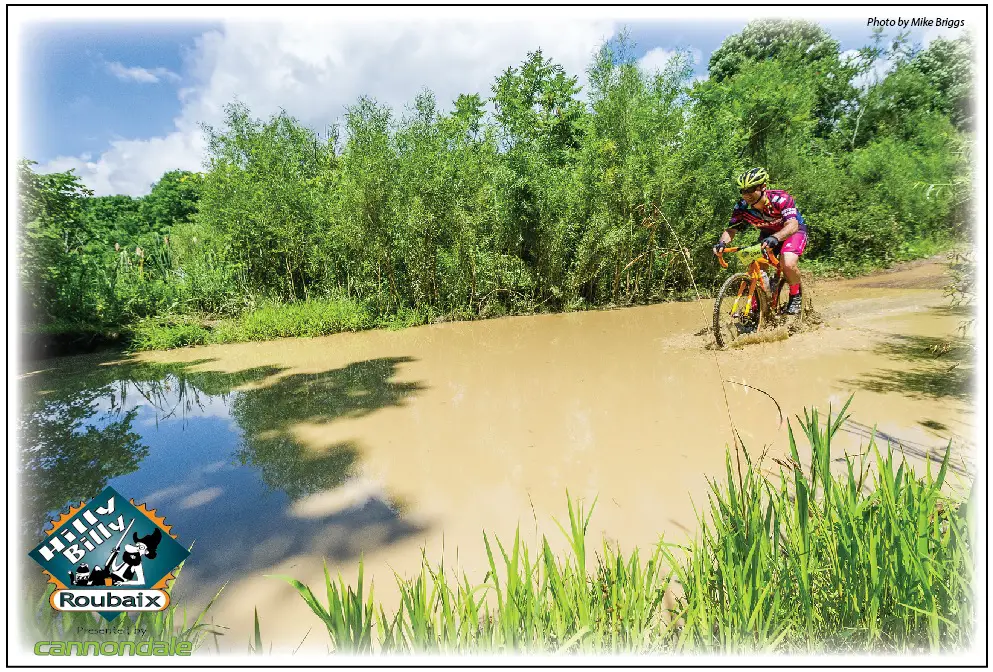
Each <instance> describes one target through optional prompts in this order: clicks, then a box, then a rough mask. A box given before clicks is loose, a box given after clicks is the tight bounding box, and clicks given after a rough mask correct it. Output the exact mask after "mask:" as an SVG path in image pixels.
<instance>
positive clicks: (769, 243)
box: [762, 236, 779, 247]
mask: <svg viewBox="0 0 993 672" xmlns="http://www.w3.org/2000/svg"><path fill="white" fill-rule="evenodd" d="M776 245H779V238H776V237H775V236H766V237H765V238H763V239H762V247H776Z"/></svg>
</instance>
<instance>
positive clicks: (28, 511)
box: [20, 357, 422, 590]
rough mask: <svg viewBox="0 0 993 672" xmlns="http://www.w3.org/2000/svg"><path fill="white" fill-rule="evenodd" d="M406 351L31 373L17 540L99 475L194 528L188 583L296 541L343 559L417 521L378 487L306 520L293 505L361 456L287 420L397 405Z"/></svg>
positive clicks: (246, 567)
mask: <svg viewBox="0 0 993 672" xmlns="http://www.w3.org/2000/svg"><path fill="white" fill-rule="evenodd" d="M409 361H412V360H411V359H410V358H403V357H401V358H381V359H372V360H368V361H363V362H356V363H352V364H349V365H347V366H344V367H342V368H339V369H334V370H330V371H325V372H321V373H314V374H294V375H289V376H285V377H279V376H280V374H281V373H282V369H280V368H277V367H272V366H264V367H257V368H252V369H246V370H243V371H238V372H234V373H226V372H219V371H205V370H196V369H200V368H201V367H202V366H203V365H205V364H207V363H208V360H199V361H195V362H187V363H169V364H155V363H141V362H137V361H133V360H123V361H102V360H98V359H94V358H92V357H90V358H77V359H75V360H70V361H69V362H60V364H65V365H64V366H62V367H61V368H60V369H59V370H58V371H55V370H53V371H49V372H39V373H37V374H33V375H29V376H27V377H25V378H24V379H23V381H22V390H23V391H24V393H25V394H24V399H23V407H22V412H21V418H20V438H21V440H20V471H21V474H20V477H21V483H22V485H23V488H22V492H23V498H24V499H23V501H24V506H25V516H24V517H23V518H24V520H25V528H24V529H23V530H22V534H23V536H24V540H23V544H24V545H25V547H31V546H33V545H34V544H35V543H36V542H37V539H38V538H39V537H40V536H42V535H43V527H44V526H46V525H47V521H48V520H50V519H51V518H52V517H53V516H55V515H57V514H58V512H59V511H60V510H61V511H65V510H67V509H68V507H69V505H70V504H74V503H78V502H79V501H80V500H84V499H89V498H91V497H93V496H95V495H96V494H97V493H99V492H100V491H101V490H102V489H103V488H104V487H105V486H107V485H113V486H114V487H115V488H117V489H118V490H119V491H120V492H122V493H125V494H127V495H128V496H130V497H133V498H134V499H135V501H138V502H141V501H147V502H148V503H149V504H150V505H152V506H153V507H154V508H159V509H160V510H162V511H163V512H164V513H166V514H167V516H168V521H169V523H170V524H172V525H174V526H175V529H176V530H177V531H178V532H179V533H180V534H181V541H182V542H183V543H186V544H189V543H190V542H191V541H193V540H197V549H198V551H197V553H195V554H194V555H193V556H192V557H191V559H190V562H189V563H188V565H187V568H186V570H185V571H184V575H185V576H186V581H185V582H184V583H185V584H186V585H187V586H191V587H192V586H193V585H195V584H197V583H204V582H209V583H210V585H212V589H213V590H216V588H217V586H219V585H220V584H221V583H223V582H224V581H227V580H230V579H232V578H234V577H237V576H242V575H244V574H245V573H249V572H251V571H255V570H261V569H263V568H266V567H269V566H271V565H272V564H274V563H277V562H279V561H280V560H281V559H282V558H284V557H287V555H289V554H293V553H300V552H314V553H320V554H322V555H324V556H325V557H330V558H344V557H348V556H350V555H352V554H358V553H361V552H362V551H363V550H365V549H368V548H370V547H371V546H375V545H379V544H386V543H392V542H393V541H395V540H397V539H400V538H402V537H404V536H407V535H409V534H411V533H413V532H415V531H417V530H419V529H420V528H417V527H416V526H413V525H410V524H408V523H406V522H405V521H403V520H402V519H401V516H400V514H399V513H398V512H397V511H396V509H395V507H394V506H392V505H391V504H390V503H388V499H387V498H384V497H383V496H382V494H381V493H375V492H373V493H369V494H368V495H367V496H366V497H364V498H362V499H361V501H356V502H353V503H352V504H351V505H350V506H349V507H346V509H344V510H337V511H328V512H326V513H325V514H322V515H319V516H316V517H311V518H300V517H298V516H295V515H294V514H293V511H292V506H293V501H295V500H299V499H301V498H303V497H305V496H308V495H314V494H317V493H320V492H322V491H327V490H331V489H333V488H336V487H338V486H340V485H341V484H343V483H344V482H345V481H346V480H347V479H348V478H349V477H350V476H351V475H353V474H354V473H355V471H356V467H357V464H356V460H357V456H358V454H359V450H358V446H357V445H356V444H355V443H352V442H343V443H338V444H335V445H332V446H329V447H327V448H326V449H324V450H322V451H318V452H315V451H313V450H308V449H307V447H305V446H304V445H303V444H302V443H300V442H299V441H298V440H296V439H295V438H294V435H293V427H294V426H295V425H296V424H297V423H301V422H308V423H318V424H327V423H330V422H332V421H334V420H335V419H338V418H343V417H350V418H355V417H361V416H364V415H367V414H369V413H372V412H374V411H376V410H377V409H381V408H386V407H389V406H398V405H401V404H402V403H403V402H404V400H405V398H406V397H407V396H408V395H411V394H413V393H415V392H417V391H419V390H421V389H422V386H421V385H420V384H418V383H406V382H392V381H391V379H392V378H393V377H394V376H395V375H396V373H397V367H398V366H399V365H400V364H401V363H404V362H409ZM238 388H241V389H238ZM232 421H233V422H232ZM249 532H250V533H249Z"/></svg>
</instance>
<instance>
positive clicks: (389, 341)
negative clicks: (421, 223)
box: [22, 264, 974, 653]
mask: <svg viewBox="0 0 993 672" xmlns="http://www.w3.org/2000/svg"><path fill="white" fill-rule="evenodd" d="M943 282H944V281H943V277H942V269H941V267H939V266H937V265H935V264H925V265H918V266H915V267H913V268H911V269H909V270H905V271H902V272H899V273H891V274H884V275H880V276H877V277H875V278H871V279H862V280H855V281H841V282H823V283H819V284H818V285H817V286H816V288H815V306H816V307H817V309H818V310H819V312H821V314H822V315H823V317H824V318H825V325H824V326H823V327H822V328H820V329H817V330H814V331H810V332H808V333H802V334H798V335H794V336H793V337H791V338H789V339H787V340H785V341H779V342H773V343H760V344H756V345H752V346H749V347H747V348H744V349H742V350H737V351H730V352H716V351H714V350H712V349H709V348H708V345H709V340H710V339H709V338H708V337H707V336H706V335H704V334H703V333H702V330H703V328H704V327H705V326H706V325H707V324H708V322H709V318H710V309H711V305H712V304H711V303H710V302H691V303H679V304H666V305H655V306H646V307H637V308H629V309H624V310H616V311H599V312H589V313H573V314H563V315H545V316H532V317H518V318H506V319H499V320H491V321H484V322H474V323H452V324H439V325H431V326H424V327H419V328H414V329H407V330H404V331H399V332H388V331H374V332H364V333H358V334H339V335H335V336H330V337H325V338H316V339H290V340H283V341H277V342H270V343H249V344H238V345H228V346H217V347H203V348H191V349H184V350H180V351H173V352H163V353H153V354H148V355H144V356H142V357H140V358H136V359H134V360H128V361H126V362H123V363H122V362H117V363H115V362H108V361H106V359H105V358H104V359H101V358H99V357H89V358H71V359H63V360H55V361H50V362H47V363H45V364H44V366H41V367H38V368H39V370H38V371H36V372H29V374H28V375H26V376H25V377H24V378H23V381H22V384H23V389H24V390H25V399H24V402H25V405H26V407H28V408H32V409H34V415H33V416H31V417H32V418H33V420H32V423H33V424H31V425H30V427H29V429H30V431H29V432H28V433H27V434H26V436H27V437H28V438H27V440H25V442H24V446H25V448H26V449H29V451H28V452H30V451H31V450H33V451H34V452H35V453H40V454H48V453H52V452H53V451H54V453H56V455H55V458H53V459H49V461H48V462H47V463H46V464H49V465H51V464H54V465H56V466H55V467H49V468H46V469H34V470H33V471H31V472H25V479H26V480H25V483H26V488H25V489H26V491H27V498H28V504H29V508H30V509H32V510H37V511H51V510H53V509H55V508H58V507H59V506H61V505H62V504H63V503H64V502H66V501H68V500H69V499H71V498H73V497H75V498H79V497H82V496H91V494H92V493H91V494H84V492H83V491H85V490H87V489H88V488H89V489H90V490H93V489H94V488H96V489H97V490H98V489H99V487H102V485H105V484H108V483H109V484H111V485H113V486H114V487H115V488H117V489H118V490H119V491H120V492H122V493H124V494H126V495H128V496H132V497H134V498H135V499H136V500H138V501H140V500H147V501H148V502H149V503H150V504H151V505H153V506H154V507H157V508H158V509H159V511H160V512H164V513H165V514H166V515H167V517H168V522H170V523H172V524H174V525H175V528H174V529H175V530H176V531H178V532H179V534H180V541H183V542H185V543H189V542H190V541H193V540H194V539H195V540H196V546H195V549H194V552H193V554H192V556H191V558H190V560H189V561H188V564H187V566H186V568H185V569H184V572H183V577H182V580H181V582H180V584H181V585H180V586H179V587H178V588H177V593H176V597H177V598H178V599H181V600H186V601H187V603H189V604H191V606H195V605H198V604H203V603H204V602H206V600H207V599H209V597H210V596H211V595H212V594H213V593H214V592H215V591H216V590H217V588H218V587H219V586H220V585H221V584H223V583H224V582H228V585H227V588H226V589H225V591H224V593H223V594H222V597H221V598H220V599H219V601H218V602H217V603H216V604H215V608H214V619H215V621H216V622H217V623H221V624H223V625H225V626H228V627H229V628H231V631H230V635H229V636H228V637H226V638H225V640H226V641H227V642H229V644H228V646H230V647H231V650H232V651H234V652H237V653H243V652H244V642H246V641H248V640H247V638H248V633H249V632H250V629H251V627H252V614H253V609H254V608H255V607H258V610H259V613H260V615H261V617H262V626H263V634H264V636H265V638H266V639H267V641H268V640H270V639H271V640H273V641H274V643H275V647H276V648H277V649H279V648H280V647H283V648H285V649H287V650H288V649H292V648H295V647H296V646H297V645H298V644H299V642H300V638H301V637H302V636H303V634H304V633H305V632H306V631H307V629H308V628H310V627H311V626H318V627H315V628H314V631H313V632H312V633H311V635H310V636H309V637H308V640H307V642H305V648H309V647H315V649H316V650H317V651H323V650H324V649H325V647H326V643H327V637H326V634H325V633H324V632H323V630H322V629H321V628H320V626H319V622H318V621H317V620H316V618H315V617H313V616H312V615H310V613H309V612H308V611H307V609H306V608H305V606H304V605H303V602H302V601H301V600H300V599H299V597H297V596H296V594H295V593H294V592H293V591H292V589H291V588H290V587H289V586H288V585H287V584H285V583H283V582H281V581H279V580H278V579H275V578H269V577H266V576H263V575H264V574H287V575H291V576H293V577H295V578H298V579H300V580H302V581H304V582H305V583H311V584H319V583H320V582H321V580H322V579H321V574H322V561H323V559H327V562H328V566H329V568H330V569H331V571H332V572H336V571H341V572H342V574H343V576H344V577H345V578H346V580H353V579H354V578H355V575H356V573H357V571H356V569H357V562H358V559H359V558H360V557H362V558H363V559H364V563H365V571H366V575H367V576H369V575H371V576H373V577H374V579H375V581H376V586H377V594H378V596H379V597H380V598H381V599H382V600H383V601H384V602H385V603H386V604H387V605H395V604H396V596H395V595H393V594H392V590H391V588H392V586H393V571H396V572H398V573H400V574H401V575H413V573H414V572H415V571H417V569H418V567H419V562H420V556H421V548H422V547H426V549H427V552H428V557H429V558H431V559H433V560H435V561H438V560H440V559H441V558H442V555H443V554H444V557H445V558H446V564H448V565H450V566H454V565H456V564H457V565H458V566H459V567H460V568H461V569H463V570H464V571H465V572H466V573H467V574H468V575H469V577H470V579H472V580H474V581H475V582H480V581H481V580H482V578H483V575H484V573H485V566H486V560H485V551H484V547H483V543H482V532H483V530H486V531H487V533H489V534H491V535H492V534H496V535H497V536H499V537H500V538H502V539H507V538H511V539H512V538H513V534H514V531H515V529H516V528H517V527H518V526H520V529H521V532H522V537H523V538H524V539H525V540H527V541H528V543H529V544H531V545H534V544H535V543H536V540H537V539H539V538H540V537H539V536H538V535H539V534H542V533H544V534H547V535H548V536H549V539H550V541H551V542H552V543H553V547H555V546H556V545H557V547H559V548H561V547H562V543H561V534H560V533H559V531H558V529H557V527H556V526H555V523H554V522H553V521H552V516H554V517H556V518H558V519H559V520H562V519H563V517H564V516H566V491H567V490H568V491H569V493H570V494H571V495H572V496H573V497H574V498H576V497H578V498H582V499H583V500H584V501H585V502H586V504H587V505H589V504H590V503H591V502H592V501H593V499H594V498H595V497H598V501H597V504H596V509H595V513H594V516H593V519H592V523H591V527H590V538H591V539H592V540H594V541H596V542H599V540H600V539H601V538H606V539H608V540H612V541H616V542H618V543H619V544H621V546H622V548H624V549H630V548H632V547H634V546H639V547H642V548H646V547H649V546H651V545H653V544H654V543H655V542H656V541H657V539H658V537H659V535H660V534H663V533H664V534H665V535H666V538H667V539H673V540H677V541H678V540H681V539H682V538H684V537H685V535H686V534H688V533H691V532H692V530H693V529H694V528H695V514H694V510H693V502H694V501H695V502H697V504H702V503H704V502H705V499H706V487H707V486H706V480H705V479H706V477H708V476H710V477H720V476H721V475H722V474H723V473H724V456H725V446H726V445H728V444H729V443H731V441H732V434H731V425H730V420H729V415H730V419H731V420H733V422H734V424H735V426H736V427H737V428H738V430H739V432H740V435H741V437H742V438H743V440H744V442H745V444H746V446H747V447H748V449H749V450H750V451H752V452H753V453H755V454H758V453H760V452H762V451H763V450H765V451H768V452H769V453H770V454H771V455H784V454H786V453H787V451H788V443H787V434H786V431H787V430H786V425H785V423H783V422H781V417H782V418H794V416H795V415H797V414H800V415H802V412H803V408H804V407H805V406H806V407H811V406H818V407H821V408H823V409H826V408H827V406H828V405H829V404H832V405H834V406H835V407H836V408H837V407H838V406H840V405H841V403H843V402H844V400H846V399H847V398H848V396H849V395H850V394H851V393H853V392H854V393H855V395H856V396H855V400H854V402H853V403H852V405H851V407H850V409H849V411H850V413H851V421H850V422H849V423H848V424H846V426H845V431H844V432H843V434H842V435H841V437H840V438H839V440H838V442H837V444H836V445H837V450H838V452H839V454H840V451H842V450H848V451H850V452H854V451H858V450H859V448H860V446H864V445H866V444H867V442H868V439H867V436H868V434H869V432H871V431H872V427H873V425H875V426H876V427H877V432H878V433H879V434H880V435H883V436H885V437H886V438H888V439H890V440H891V441H894V442H899V443H900V444H901V445H902V447H903V449H904V451H905V452H906V453H907V454H908V456H910V457H911V459H913V460H915V461H916V462H917V463H918V464H922V463H923V462H924V461H926V460H927V459H929V455H931V454H934V453H936V452H937V451H940V450H942V449H943V448H944V446H946V445H947V444H948V442H949V441H951V442H952V444H953V447H954V455H955V459H956V465H957V471H958V472H961V473H960V474H957V477H958V479H959V481H960V482H963V483H964V482H965V481H966V480H967V473H968V471H969V469H970V468H971V463H972V450H973V449H972V447H971V441H972V425H973V419H974V412H973V402H972V399H971V395H970V391H971V383H970V381H969V379H968V371H969V369H970V362H969V361H968V359H967V350H966V349H965V348H962V347H959V348H953V349H952V350H950V351H948V352H944V353H942V354H941V355H940V356H936V355H935V354H934V352H932V351H931V350H930V349H929V348H931V346H933V345H936V344H939V343H941V342H943V341H945V340H947V339H948V338H949V337H952V336H954V334H955V330H956V328H957V327H958V325H959V323H960V322H961V320H962V319H963V317H962V316H961V315H958V314H955V313H954V312H953V311H949V310H948V309H947V308H946V307H945V304H946V301H945V299H944V298H943V296H942V292H941V289H940V288H941V286H942V284H943ZM759 389H760V390H763V391H764V392H767V393H768V394H769V395H771V396H772V397H773V398H774V399H775V401H773V400H772V399H770V397H769V396H767V395H766V394H764V393H763V392H760V391H758V390H759ZM725 399H726V402H725ZM46 404H47V405H46ZM777 404H778V408H777ZM59 417H62V418H63V419H65V418H70V419H71V422H68V423H67V422H65V421H63V422H57V421H56V419H57V418H59ZM74 423H75V424H74ZM83 427H93V428H94V432H95V433H94V432H91V433H90V438H89V439H88V440H86V441H83V440H80V439H79V438H78V437H79V436H80V432H81V428H83ZM794 427H796V422H795V418H794ZM74 437H75V438H74ZM53 446H54V447H53ZM46 451H48V452H47V453H46ZM24 459H25V460H27V461H30V458H29V457H25V458H24ZM33 464H37V460H36V462H35V463H33ZM26 534H28V535H29V536H30V531H28V532H26Z"/></svg>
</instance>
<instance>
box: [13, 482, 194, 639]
mask: <svg viewBox="0 0 993 672" xmlns="http://www.w3.org/2000/svg"><path fill="white" fill-rule="evenodd" d="M155 514H156V511H155V510H149V509H148V508H147V507H146V506H145V505H144V504H138V505H136V504H135V503H134V501H129V500H127V499H125V498H124V497H122V496H121V495H120V494H119V493H118V492H117V491H116V490H114V489H113V488H111V487H107V488H105V489H104V491H103V492H101V493H100V494H99V495H97V496H96V497H95V498H93V499H92V500H90V501H89V502H86V503H82V502H80V504H79V506H76V507H72V508H70V509H69V512H68V513H66V514H64V515H62V516H60V517H59V518H58V519H57V520H53V521H52V529H51V530H48V531H47V534H48V538H47V539H46V540H45V541H43V542H42V543H40V544H38V546H37V547H35V549H34V550H33V551H31V552H30V553H29V554H28V555H29V556H30V557H31V558H32V559H33V560H34V561H35V562H37V563H38V564H39V565H41V566H42V568H43V569H44V570H45V573H46V574H47V575H48V577H49V579H48V580H49V583H53V584H55V591H54V592H53V593H52V596H51V598H50V600H49V601H50V602H51V605H52V607H53V608H54V609H56V610H58V611H95V612H97V613H99V614H100V615H101V616H103V617H104V618H106V619H107V620H108V621H113V620H114V619H115V618H117V617H118V616H119V615H120V614H121V613H123V612H125V611H162V610H163V609H165V608H166V607H168V606H169V594H168V593H167V592H166V588H167V582H168V581H169V579H170V578H172V571H173V570H174V569H176V567H178V566H179V564H180V563H182V562H183V561H184V560H186V558H187V557H188V556H189V554H190V552H189V551H188V550H186V549H185V548H184V547H183V546H182V544H180V543H179V542H178V541H176V539H175V535H173V534H172V533H171V530H172V528H171V526H169V525H166V524H165V518H164V517H160V516H156V515H155Z"/></svg>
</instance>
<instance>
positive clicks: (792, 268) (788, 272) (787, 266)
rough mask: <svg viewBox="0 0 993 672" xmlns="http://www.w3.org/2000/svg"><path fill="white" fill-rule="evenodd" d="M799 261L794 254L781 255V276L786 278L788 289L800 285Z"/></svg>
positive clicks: (784, 253)
mask: <svg viewBox="0 0 993 672" xmlns="http://www.w3.org/2000/svg"><path fill="white" fill-rule="evenodd" d="M799 261H800V255H799V254H796V253H794V252H783V254H782V262H783V275H785V276H786V282H788V283H789V284H790V287H793V286H794V285H799V284H800V269H799V267H798V263H799Z"/></svg>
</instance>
